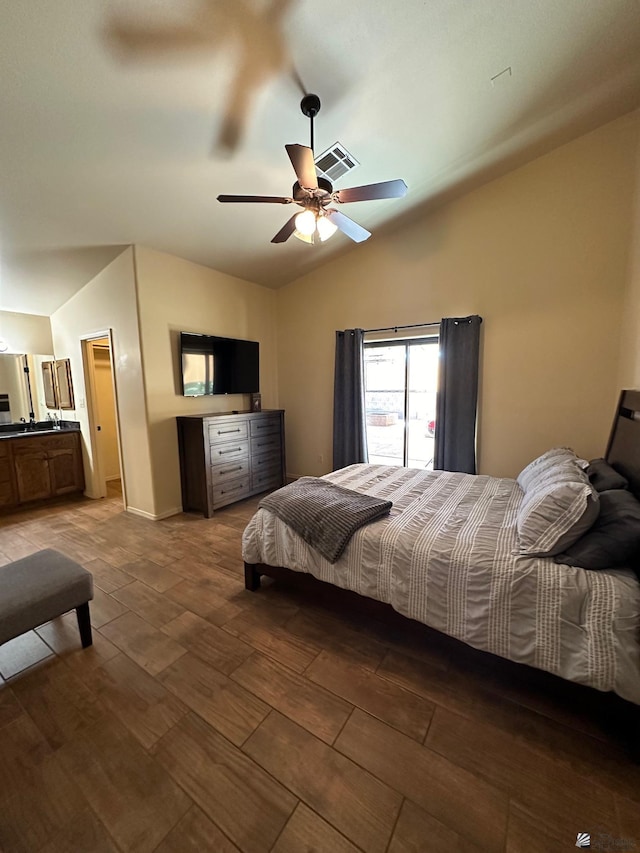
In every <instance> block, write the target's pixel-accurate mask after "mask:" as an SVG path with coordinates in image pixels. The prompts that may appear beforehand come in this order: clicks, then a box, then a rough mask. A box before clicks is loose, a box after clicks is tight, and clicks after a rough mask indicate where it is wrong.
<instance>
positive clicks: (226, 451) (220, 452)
mask: <svg viewBox="0 0 640 853" xmlns="http://www.w3.org/2000/svg"><path fill="white" fill-rule="evenodd" d="M241 450H242V448H241V447H232V448H231V449H230V450H219V451H218V454H219V455H220V456H224V454H225V453H240V451H241Z"/></svg>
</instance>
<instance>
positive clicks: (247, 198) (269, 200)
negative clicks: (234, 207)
mask: <svg viewBox="0 0 640 853" xmlns="http://www.w3.org/2000/svg"><path fill="white" fill-rule="evenodd" d="M218 201H222V202H229V201H234V202H235V201H241V202H254V201H256V202H262V203H263V204H291V203H292V202H293V199H292V198H287V197H286V196H284V195H219V196H218Z"/></svg>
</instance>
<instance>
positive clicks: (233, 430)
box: [218, 427, 240, 435]
mask: <svg viewBox="0 0 640 853" xmlns="http://www.w3.org/2000/svg"><path fill="white" fill-rule="evenodd" d="M230 432H240V427H238V428H237V429H219V430H218V435H227V434H228V433H230Z"/></svg>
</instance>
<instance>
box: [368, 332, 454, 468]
mask: <svg viewBox="0 0 640 853" xmlns="http://www.w3.org/2000/svg"><path fill="white" fill-rule="evenodd" d="M438 349H439V348H438V337H437V336H436V335H433V336H429V337H423V338H413V339H404V340H394V341H371V342H367V343H365V345H364V372H365V403H366V417H367V444H368V447H369V462H373V463H378V464H383V465H404V466H407V467H409V468H433V456H434V436H435V428H436V395H437V392H438Z"/></svg>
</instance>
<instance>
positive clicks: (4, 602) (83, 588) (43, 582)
mask: <svg viewBox="0 0 640 853" xmlns="http://www.w3.org/2000/svg"><path fill="white" fill-rule="evenodd" d="M92 598H93V575H92V574H91V572H88V571H87V570H86V569H83V568H82V566H79V565H78V563H75V562H74V561H73V560H70V559H69V557H65V555H64V554H60V553H59V552H58V551H53V550H51V549H50V548H48V549H47V550H46V551H38V552H37V553H36V554H31V555H30V556H29V557H23V558H22V559H21V560H16V561H15V562H13V563H9V564H8V565H6V566H0V644H2V643H6V642H7V640H12V639H13V638H14V637H18V636H19V635H20V634H24V633H25V632H26V631H30V630H31V629H32V628H37V627H38V625H42V624H43V623H44V622H48V621H49V620H50V619H55V618H56V617H57V616H61V615H62V614H63V613H66V612H67V611H68V610H74V609H75V611H76V615H77V617H78V628H79V630H80V639H81V641H82V646H83V648H86V647H87V646H90V645H91V643H92V639H91V622H90V621H89V601H90V600H91V599H92Z"/></svg>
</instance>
